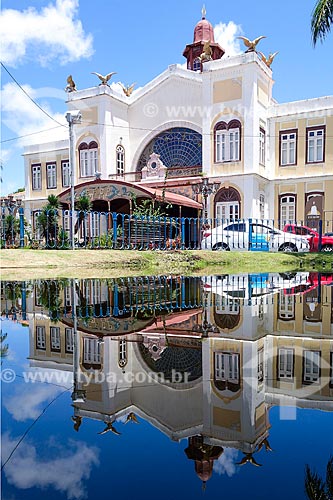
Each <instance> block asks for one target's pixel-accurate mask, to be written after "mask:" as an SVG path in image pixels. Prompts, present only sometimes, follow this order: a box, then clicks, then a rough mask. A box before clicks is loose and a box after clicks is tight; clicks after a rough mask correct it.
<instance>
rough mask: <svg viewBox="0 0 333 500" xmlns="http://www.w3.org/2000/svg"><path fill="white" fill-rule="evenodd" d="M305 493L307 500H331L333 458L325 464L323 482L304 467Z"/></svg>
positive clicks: (314, 473) (332, 499)
mask: <svg viewBox="0 0 333 500" xmlns="http://www.w3.org/2000/svg"><path fill="white" fill-rule="evenodd" d="M305 493H306V495H307V497H308V499H309V500H333V457H330V459H329V461H328V463H327V467H326V480H325V481H324V480H323V479H322V478H321V477H320V476H318V474H317V473H316V472H313V471H311V469H310V467H309V466H308V465H306V467H305Z"/></svg>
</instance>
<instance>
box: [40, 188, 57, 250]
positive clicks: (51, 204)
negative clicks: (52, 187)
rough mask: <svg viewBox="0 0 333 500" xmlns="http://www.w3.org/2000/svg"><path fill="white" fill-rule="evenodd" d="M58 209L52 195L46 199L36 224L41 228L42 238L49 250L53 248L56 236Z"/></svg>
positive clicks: (55, 198)
mask: <svg viewBox="0 0 333 500" xmlns="http://www.w3.org/2000/svg"><path fill="white" fill-rule="evenodd" d="M58 208H59V201H58V198H57V197H56V196H55V195H54V194H50V195H49V196H48V197H47V204H46V205H45V206H44V207H43V208H42V211H41V213H40V214H39V216H38V219H37V223H38V225H39V227H40V228H41V231H42V234H43V237H44V238H45V240H46V245H47V246H48V247H49V248H54V247H55V244H56V239H57V235H58V229H59V224H58Z"/></svg>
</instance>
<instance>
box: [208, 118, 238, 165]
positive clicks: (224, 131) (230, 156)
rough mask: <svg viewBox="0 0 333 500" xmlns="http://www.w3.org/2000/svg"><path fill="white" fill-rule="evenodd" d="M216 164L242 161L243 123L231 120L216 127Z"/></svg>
mask: <svg viewBox="0 0 333 500" xmlns="http://www.w3.org/2000/svg"><path fill="white" fill-rule="evenodd" d="M214 141H215V162H216V163H222V162H227V161H239V160H240V159H241V123H240V121H238V120H231V121H230V122H229V123H226V122H218V123H217V124H216V125H215V127H214Z"/></svg>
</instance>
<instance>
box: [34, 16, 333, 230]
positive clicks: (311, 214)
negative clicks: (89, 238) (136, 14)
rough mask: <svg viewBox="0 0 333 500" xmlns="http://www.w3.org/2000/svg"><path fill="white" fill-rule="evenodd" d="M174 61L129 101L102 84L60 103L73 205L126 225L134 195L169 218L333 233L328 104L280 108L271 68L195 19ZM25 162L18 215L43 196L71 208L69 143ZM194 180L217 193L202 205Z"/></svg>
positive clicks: (332, 115)
mask: <svg viewBox="0 0 333 500" xmlns="http://www.w3.org/2000/svg"><path fill="white" fill-rule="evenodd" d="M207 40H209V42H210V54H209V55H208V56H205V53H204V52H203V50H204V45H205V42H207ZM184 56H185V57H186V59H187V64H186V67H183V66H180V65H171V66H169V67H168V69H166V70H165V71H164V72H163V73H162V74H160V75H159V76H157V77H156V78H155V79H154V80H152V81H150V82H149V83H147V84H146V85H145V86H144V87H142V88H140V89H138V90H136V91H134V92H132V93H131V94H130V95H129V96H128V95H126V94H125V93H124V92H123V91H122V88H121V87H120V85H119V91H117V90H116V86H115V85H114V86H113V87H112V88H111V87H110V86H108V85H107V84H100V85H98V86H97V87H93V88H88V89H83V90H78V91H72V92H69V93H68V101H67V106H68V111H74V110H79V111H80V112H81V115H82V120H81V123H79V124H76V125H74V126H73V136H74V138H73V143H74V144H73V150H74V151H73V159H74V162H73V164H74V166H73V170H74V172H73V174H74V185H75V195H76V196H79V195H80V194H85V195H87V196H88V197H89V198H90V200H91V202H92V206H93V209H94V210H96V211H116V212H122V213H127V214H130V213H131V211H132V208H133V207H132V201H133V193H134V196H135V197H136V199H146V198H148V199H149V198H153V197H155V198H157V199H159V200H160V201H161V200H162V201H165V202H166V203H167V202H168V203H169V204H170V205H171V204H172V205H173V209H172V210H171V215H182V216H185V217H195V216H197V215H198V214H200V213H201V208H202V204H204V205H205V204H207V206H206V207H204V208H207V209H208V215H209V216H210V217H212V218H213V217H216V218H218V219H237V218H248V217H252V218H260V219H274V221H275V222H276V224H277V223H279V224H280V225H282V224H283V222H284V221H290V220H298V221H303V222H304V223H305V224H306V223H309V221H311V220H312V221H313V220H316V219H317V220H319V219H322V220H324V228H325V230H327V231H332V230H333V227H332V219H333V198H332V196H330V195H329V193H332V192H333V140H332V137H333V96H329V97H320V98H316V99H309V100H304V101H297V102H290V103H285V104H278V103H277V102H276V101H275V100H274V98H273V96H272V90H273V84H274V81H273V74H272V69H271V68H270V67H269V66H268V65H267V64H266V63H265V62H264V61H263V60H262V59H261V57H260V56H259V55H258V53H257V52H256V51H247V52H245V53H244V54H241V55H237V56H233V57H228V54H225V53H224V50H223V48H221V47H220V46H219V45H218V44H217V43H215V40H214V31H213V27H212V25H211V24H210V23H209V22H208V21H207V20H206V19H205V13H203V19H202V20H201V21H199V23H198V24H197V25H196V27H195V29H194V38H193V43H191V44H188V45H187V46H186V48H185V50H184ZM24 158H25V160H24V161H25V183H26V206H27V208H29V209H30V210H31V211H32V212H35V211H38V210H39V209H40V208H41V206H43V204H45V202H46V199H47V196H48V195H49V194H55V195H57V196H58V197H59V200H60V202H61V203H62V205H63V207H64V208H70V186H71V166H70V163H69V143H68V140H64V141H58V142H53V143H49V144H42V145H41V144H39V145H31V146H29V147H26V149H25V153H24ZM203 177H207V178H208V181H209V182H210V183H217V184H218V186H219V187H218V189H217V191H216V192H215V193H213V194H212V195H211V196H209V197H208V198H207V199H206V200H204V199H202V198H201V195H200V193H199V194H196V190H195V189H194V186H198V185H200V184H201V183H202V178H203ZM199 191H200V190H199ZM171 200H172V202H171Z"/></svg>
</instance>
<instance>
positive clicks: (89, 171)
mask: <svg viewBox="0 0 333 500" xmlns="http://www.w3.org/2000/svg"><path fill="white" fill-rule="evenodd" d="M78 152H79V168H80V178H86V177H94V176H95V174H96V172H98V152H99V148H98V143H97V142H96V141H90V142H89V144H88V143H87V142H81V143H80V144H79V147H78Z"/></svg>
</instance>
